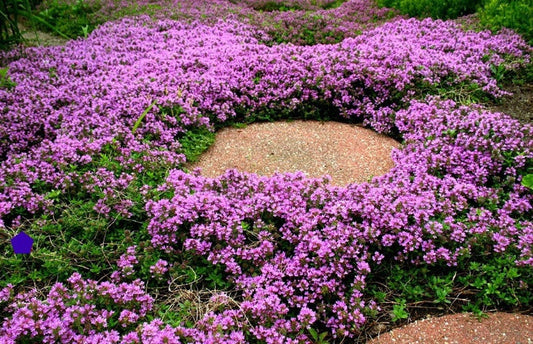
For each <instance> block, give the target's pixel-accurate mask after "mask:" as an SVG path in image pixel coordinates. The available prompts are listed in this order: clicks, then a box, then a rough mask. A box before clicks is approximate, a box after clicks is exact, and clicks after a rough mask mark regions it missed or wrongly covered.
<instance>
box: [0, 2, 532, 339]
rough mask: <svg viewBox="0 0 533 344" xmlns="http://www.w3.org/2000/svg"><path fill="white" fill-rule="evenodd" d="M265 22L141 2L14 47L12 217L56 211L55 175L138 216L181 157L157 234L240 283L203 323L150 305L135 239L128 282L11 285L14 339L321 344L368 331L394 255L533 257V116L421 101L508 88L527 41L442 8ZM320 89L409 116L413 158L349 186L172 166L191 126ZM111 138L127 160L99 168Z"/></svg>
mask: <svg viewBox="0 0 533 344" xmlns="http://www.w3.org/2000/svg"><path fill="white" fill-rule="evenodd" d="M217 3H218V2H217ZM359 3H362V2H356V1H349V2H346V3H345V5H346V6H355V4H359ZM228 6H229V5H228ZM343 6H344V5H343ZM365 13H366V12H365ZM263 39H264V40H268V36H267V35H265V34H264V33H263V32H262V31H261V30H257V29H256V28H254V26H252V25H250V24H243V23H242V22H238V21H235V20H230V19H228V20H226V21H220V22H218V23H217V24H216V25H214V26H213V25H208V24H205V23H201V22H190V23H186V22H180V21H172V20H152V19H150V18H148V17H138V18H126V19H122V20H119V21H117V22H110V23H107V24H104V25H102V26H101V27H99V28H98V29H97V30H96V31H95V32H94V33H93V34H91V35H90V36H89V38H88V39H86V40H77V41H72V42H69V43H68V44H67V45H66V46H65V47H50V48H32V49H27V50H26V51H25V52H24V57H23V58H20V59H18V60H15V61H13V62H11V63H10V64H9V73H8V75H9V77H10V79H11V80H12V81H13V82H15V83H16V86H14V87H13V88H11V89H0V109H1V110H2V113H3V121H1V122H0V161H1V165H0V227H6V226H15V225H17V223H19V222H20V221H21V220H20V218H16V217H15V215H14V214H20V213H21V209H22V210H25V211H26V213H25V214H27V216H28V217H30V216H31V214H32V213H37V212H39V211H48V210H50V209H51V206H52V205H53V202H54V200H53V198H51V197H48V195H47V194H46V193H43V192H41V191H40V190H41V188H40V187H42V185H43V184H44V185H46V186H47V187H48V189H52V190H61V191H64V192H65V193H68V192H70V191H72V190H81V191H83V192H86V193H87V194H89V195H93V196H94V197H96V198H98V201H97V202H96V204H95V208H94V210H95V211H96V212H97V213H98V214H100V215H102V216H104V217H105V216H110V214H111V213H116V214H120V215H121V216H123V217H126V218H127V217H129V216H130V215H131V212H130V208H131V207H132V205H133V201H132V200H129V199H127V198H125V197H124V194H125V193H124V191H125V190H127V189H128V188H129V187H131V184H132V181H134V180H135V179H136V178H137V177H138V175H139V174H140V173H142V172H143V171H145V170H146V169H154V170H155V169H158V168H161V169H165V170H166V169H171V170H170V172H169V175H168V178H167V180H166V182H165V183H164V184H163V185H160V186H159V187H158V190H157V191H160V192H161V193H162V194H165V195H166V194H171V195H172V196H169V197H166V198H163V199H157V200H149V201H148V202H147V203H146V211H147V213H148V214H149V216H150V223H149V225H148V231H149V234H150V235H151V242H152V245H153V246H154V248H155V249H159V250H162V251H165V253H168V254H171V253H175V252H177V251H179V250H182V249H185V250H187V251H188V252H189V253H192V254H196V255H199V256H204V257H206V258H207V260H208V261H210V262H211V263H213V264H220V265H222V266H223V267H224V268H225V270H226V273H227V278H228V280H230V281H232V282H233V283H235V285H237V286H238V288H239V291H240V298H241V299H240V304H239V307H237V308H236V307H235V305H234V304H230V303H228V304H227V307H223V308H224V309H222V310H218V311H216V312H211V313H209V314H207V315H206V316H205V318H204V319H202V320H201V321H200V322H199V323H197V324H196V326H195V327H194V328H182V327H177V328H172V327H170V326H169V325H166V324H164V323H163V322H162V321H161V320H159V319H155V320H153V321H151V322H147V320H146V319H145V316H146V315H147V314H148V312H149V311H151V309H152V307H153V300H152V299H151V298H150V296H149V295H147V294H146V293H145V292H144V290H143V287H144V284H143V283H142V282H141V281H139V280H136V281H133V282H131V283H128V282H120V279H121V278H126V277H131V276H130V275H132V274H133V273H134V270H135V265H136V264H138V260H137V258H136V256H135V253H136V249H137V248H136V247H135V246H131V247H130V248H129V249H128V250H127V252H126V253H125V254H124V255H123V256H122V257H121V258H120V259H119V261H118V266H119V270H118V271H117V272H116V273H115V274H114V275H113V280H114V283H111V282H96V281H91V280H87V281H86V280H83V279H82V278H81V276H79V275H78V274H75V275H73V276H72V277H71V278H70V279H69V286H65V285H63V284H56V285H54V286H53V287H52V289H51V290H50V291H49V293H48V295H47V297H46V299H45V300H44V301H43V300H40V299H39V298H38V297H37V296H36V295H34V294H31V293H30V294H27V293H21V294H18V295H17V296H14V295H12V294H13V293H12V290H11V288H10V287H8V288H6V289H4V290H2V291H0V303H2V304H3V303H7V306H6V307H5V309H6V312H7V313H9V314H10V316H9V317H7V318H6V319H5V320H4V321H3V325H2V329H1V330H0V339H2V340H4V339H5V341H6V342H9V341H11V342H15V341H16V339H17V338H26V337H27V338H41V339H42V340H43V341H44V342H54V341H62V342H84V343H90V342H95V343H96V342H106V343H107V342H109V343H118V342H121V343H145V342H150V343H165V342H166V343H179V342H202V343H221V342H226V343H244V342H247V341H264V342H267V343H307V342H310V337H309V334H308V331H307V329H308V328H309V327H319V328H325V329H327V330H328V331H330V333H331V335H332V336H334V337H337V338H345V337H353V336H354V335H356V334H357V331H358V329H359V327H360V326H361V325H362V324H363V323H364V322H365V320H366V316H367V314H368V313H370V312H373V311H375V310H376V309H377V305H376V304H375V303H374V302H369V301H368V298H367V297H365V285H366V277H367V276H368V274H369V273H370V272H371V269H372V267H373V266H375V265H376V264H379V263H380V262H381V261H382V260H383V259H384V258H385V257H389V258H390V257H394V258H396V259H398V260H401V261H406V262H410V263H413V264H433V263H435V262H444V263H447V264H449V265H451V266H453V265H455V264H457V262H458V260H459V259H460V258H461V257H464V256H468V255H470V254H475V253H476V252H477V251H478V250H480V249H483V250H488V251H492V252H484V253H495V254H501V253H506V252H518V256H519V259H518V260H517V262H516V263H517V264H520V265H524V266H528V265H529V266H531V265H533V222H532V221H531V216H530V215H531V214H532V212H533V209H532V205H531V204H532V201H533V199H532V198H533V195H532V194H531V192H529V191H528V190H527V189H526V188H525V187H523V186H522V185H521V184H520V181H521V175H520V173H521V171H522V170H523V169H525V167H526V165H527V164H528V161H531V159H532V158H533V147H532V145H531V138H532V136H533V127H532V126H531V125H521V124H520V123H518V122H517V121H514V120H512V119H510V118H509V117H507V116H506V115H503V114H497V113H490V112H488V111H486V110H484V109H482V108H480V107H476V106H471V107H466V106H459V105H457V104H455V103H454V102H452V101H443V100H440V99H438V98H433V97H427V98H425V99H424V100H421V99H422V98H423V94H422V92H423V89H422V88H420V86H421V85H429V86H432V87H436V86H441V87H453V86H457V85H463V84H475V85H477V86H478V87H479V88H480V89H482V90H483V91H485V92H486V93H488V94H490V95H493V96H496V97H498V96H501V95H502V94H503V92H502V91H501V90H500V89H499V88H498V87H497V85H496V81H495V79H494V78H493V77H492V75H491V65H496V66H498V65H502V64H503V65H504V66H505V67H506V68H508V69H514V68H517V67H519V66H521V65H523V64H525V63H527V62H529V59H530V54H531V48H530V47H529V46H528V45H527V44H526V43H524V41H523V40H521V39H520V38H519V37H518V36H516V35H514V34H512V33H511V32H503V33H501V34H499V35H491V34H490V33H489V32H478V33H476V32H464V31H462V30H461V29H460V27H459V26H458V25H457V24H453V23H451V22H442V21H435V20H431V19H426V20H423V21H419V20H415V19H410V20H403V19H398V20H395V21H393V22H390V23H387V24H385V25H382V26H380V27H377V28H374V29H372V30H368V31H365V32H363V33H362V34H361V35H360V36H357V37H354V38H347V39H345V40H343V41H342V42H341V43H339V44H330V45H325V44H323V45H315V46H297V45H293V44H281V45H273V46H266V45H264V44H261V43H260V41H261V40H263ZM417 99H418V100H417ZM314 103H327V104H331V105H332V106H333V107H334V108H336V109H337V110H338V112H339V113H340V114H341V115H342V116H344V117H347V118H359V119H364V120H365V121H366V123H368V124H370V125H371V126H372V127H373V128H374V129H376V130H378V131H382V132H387V131H389V130H391V129H396V130H397V131H398V132H399V133H400V135H401V136H402V137H403V138H404V140H405V142H404V145H403V147H402V149H400V150H396V151H394V152H393V158H394V161H395V163H396V166H395V167H394V168H393V169H392V170H391V171H390V172H389V173H388V174H386V175H384V176H382V177H379V178H375V179H374V180H373V181H372V182H371V183H364V184H358V185H355V184H354V185H350V186H348V187H345V188H341V187H334V186H331V185H329V184H328V180H327V178H324V179H322V180H313V179H306V178H305V177H304V175H303V174H301V173H295V174H278V175H275V176H273V177H258V176H256V175H253V174H245V173H239V172H237V171H227V172H226V173H225V174H224V175H222V176H220V177H219V178H214V179H209V178H204V177H201V176H199V175H198V174H187V173H184V172H183V171H180V170H178V169H172V168H176V167H178V166H179V164H180V163H182V162H183V161H184V156H183V155H182V154H181V150H180V148H181V147H180V144H179V142H178V141H177V138H179V137H180V135H182V134H183V133H184V132H185V131H186V130H187V129H188V128H190V127H194V126H212V125H213V124H214V123H221V122H225V121H227V120H229V119H231V118H234V117H236V116H245V115H249V114H253V113H254V112H257V111H262V110H265V109H269V110H271V111H279V112H282V113H287V112H289V111H291V110H298V109H299V108H300V107H302V106H305V105H306V104H314ZM152 105H153V106H152ZM143 116H144V117H143ZM110 152H112V154H114V159H115V160H116V162H117V163H119V164H120V166H121V171H120V172H117V171H115V170H111V169H107V168H104V167H102V166H100V165H99V163H98V161H100V160H99V159H102V156H106V154H111V153H110ZM38 186H40V187H38ZM148 188H149V187H148V186H147V187H146V190H147V189H148ZM143 190H144V191H146V190H145V189H143ZM144 191H142V194H143V195H144V196H145V197H149V194H150V193H147V192H144ZM13 218H14V219H13ZM5 219H9V221H6V222H4V220H5ZM487 242H488V243H489V244H488V245H489V246H488V248H487V247H485V246H484V245H487V244H486V243H487ZM167 256H168V257H171V256H172V255H167ZM172 264H173V262H172V261H170V260H168V261H167V260H159V261H158V262H157V263H156V264H155V265H153V266H152V267H151V268H150V273H152V274H153V275H154V276H155V277H157V278H162V276H164V275H165V274H167V273H168V269H169V268H170V267H172ZM117 324H118V325H117ZM111 327H112V328H113V329H110V328H111Z"/></svg>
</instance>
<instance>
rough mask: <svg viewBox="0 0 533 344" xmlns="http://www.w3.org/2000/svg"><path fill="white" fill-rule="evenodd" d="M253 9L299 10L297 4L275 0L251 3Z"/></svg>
mask: <svg viewBox="0 0 533 344" xmlns="http://www.w3.org/2000/svg"><path fill="white" fill-rule="evenodd" d="M252 7H253V9H254V10H256V11H264V12H273V11H281V12H283V11H294V10H301V9H302V8H301V7H300V6H298V4H285V3H283V2H281V3H280V2H277V1H265V2H258V3H255V4H253V6H252Z"/></svg>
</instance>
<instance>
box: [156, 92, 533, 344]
mask: <svg viewBox="0 0 533 344" xmlns="http://www.w3.org/2000/svg"><path fill="white" fill-rule="evenodd" d="M396 119H397V125H398V128H399V130H400V132H401V133H402V134H403V135H404V137H405V139H406V142H405V145H404V147H403V148H402V149H401V150H397V151H395V152H394V160H395V162H396V167H395V168H394V169H393V170H391V171H390V172H389V173H388V174H386V175H384V176H382V177H379V178H375V179H374V181H373V182H372V183H365V184H359V185H355V184H354V185H350V186H348V187H347V188H339V187H333V186H329V185H328V183H327V180H310V179H305V178H304V176H303V175H302V174H284V175H281V174H278V175H275V176H274V177H270V178H269V177H258V176H256V175H253V174H245V173H239V172H237V171H228V172H226V174H224V175H223V176H221V177H219V178H215V179H209V178H205V177H202V176H196V175H190V174H186V173H184V172H182V171H179V170H175V171H172V172H171V174H170V175H169V177H168V179H167V182H166V184H165V185H162V186H161V187H160V189H161V190H162V191H163V190H164V191H168V190H170V191H172V192H173V194H174V196H173V197H172V198H171V199H163V200H160V201H157V202H148V204H147V210H148V212H149V213H150V215H151V217H152V218H153V219H152V220H151V222H150V224H149V227H148V230H149V232H150V234H151V235H152V244H153V245H154V246H155V247H157V248H160V249H161V250H165V251H167V252H169V253H171V252H173V250H177V249H181V248H182V247H184V248H185V249H187V250H189V251H192V252H195V253H197V254H199V255H204V256H205V257H207V259H208V260H209V261H210V262H212V263H214V264H222V265H223V266H225V268H226V271H227V273H228V275H229V276H230V277H229V278H230V279H231V280H232V281H233V282H235V283H236V284H237V285H238V286H239V287H240V288H242V290H243V292H242V293H243V298H244V300H243V302H242V303H241V308H240V311H241V312H243V313H244V315H241V316H246V319H247V322H249V323H251V324H252V327H251V329H249V331H250V332H251V333H253V335H254V336H255V338H256V339H259V340H266V339H267V338H277V339H276V340H274V341H272V342H276V343H277V342H290V341H291V340H296V342H299V341H306V340H307V339H306V338H307V337H306V336H305V335H304V334H303V333H304V332H305V328H306V327H307V326H311V325H314V326H316V325H317V324H320V326H326V327H327V328H329V329H330V331H331V333H332V335H333V336H337V337H346V336H347V337H350V336H353V335H354V334H356V333H357V329H358V327H359V326H360V325H362V324H363V323H364V322H365V314H366V312H369V311H371V310H373V309H375V308H376V305H375V304H373V303H365V302H364V301H363V299H364V289H365V278H366V276H367V275H368V273H370V270H371V265H374V264H379V263H380V262H381V260H382V259H383V258H384V257H385V255H388V256H390V255H391V254H393V255H394V257H395V258H396V259H398V260H403V261H408V262H410V263H413V264H421V263H426V264H433V263H435V262H437V261H439V262H445V263H447V264H448V265H450V266H453V265H455V264H457V261H458V259H459V258H460V257H463V256H468V255H471V254H475V252H477V251H476V250H478V249H479V247H478V246H479V245H478V242H486V241H487V240H488V241H489V242H491V243H492V244H491V249H490V250H492V251H493V252H499V253H502V252H506V251H507V250H510V251H514V250H518V251H519V252H520V259H519V260H518V261H517V262H516V263H517V264H519V265H531V264H532V263H533V259H532V258H533V255H532V253H533V252H532V243H533V231H532V225H533V222H532V221H531V218H530V217H529V216H528V214H531V212H532V210H533V207H532V205H531V204H532V201H533V195H532V194H531V193H530V192H529V191H528V190H527V189H526V188H525V187H523V186H521V185H520V184H519V181H520V177H519V175H518V173H517V171H518V170H520V169H523V168H524V166H525V162H526V160H527V159H531V158H533V147H532V146H531V138H532V137H533V127H532V126H530V125H526V126H524V125H522V124H520V123H519V122H518V121H515V120H512V119H510V118H509V117H507V116H505V115H503V114H498V113H490V112H488V111H485V110H483V109H480V108H471V107H464V106H457V105H456V104H455V103H453V102H452V101H440V100H438V99H427V101H424V102H421V101H413V102H412V103H411V106H410V107H409V108H408V109H406V110H401V111H398V112H397V116H396ZM502 188H508V189H509V190H510V197H509V199H506V198H505V197H501V196H500V193H501V192H502ZM184 235H185V237H186V239H185V240H184V241H183V242H182V241H181V240H180V239H179V238H182V237H184ZM483 249H486V248H483ZM487 253H488V252H487ZM232 312H234V311H232ZM222 316H224V313H223V314H222Z"/></svg>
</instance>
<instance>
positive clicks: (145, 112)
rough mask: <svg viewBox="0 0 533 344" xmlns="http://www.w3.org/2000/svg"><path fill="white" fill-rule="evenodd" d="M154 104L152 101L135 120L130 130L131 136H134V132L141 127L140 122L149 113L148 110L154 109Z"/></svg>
mask: <svg viewBox="0 0 533 344" xmlns="http://www.w3.org/2000/svg"><path fill="white" fill-rule="evenodd" d="M155 102H156V101H155V100H154V101H153V102H152V103H151V104H150V105H149V106H148V107H147V108H146V109H144V111H143V113H142V114H141V115H140V116H139V118H137V120H136V121H135V124H134V125H133V128H132V129H131V133H132V134H135V132H136V131H137V129H138V128H139V126H140V125H141V122H142V120H143V119H144V117H146V115H147V114H148V112H150V110H152V108H153V107H154V105H155Z"/></svg>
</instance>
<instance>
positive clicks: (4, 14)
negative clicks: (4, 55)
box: [0, 0, 40, 50]
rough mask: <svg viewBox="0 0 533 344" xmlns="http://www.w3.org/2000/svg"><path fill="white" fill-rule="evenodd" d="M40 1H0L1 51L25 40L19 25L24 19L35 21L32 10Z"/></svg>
mask: <svg viewBox="0 0 533 344" xmlns="http://www.w3.org/2000/svg"><path fill="white" fill-rule="evenodd" d="M39 2H40V0H3V1H0V50H6V49H9V48H10V47H11V46H12V45H14V44H18V43H20V42H22V41H23V40H24V39H23V37H22V33H21V32H20V30H19V27H18V24H19V22H20V21H21V20H22V19H26V20H30V21H32V20H33V17H34V16H33V14H32V9H33V8H35V6H36V5H37V4H38V3H39Z"/></svg>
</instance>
